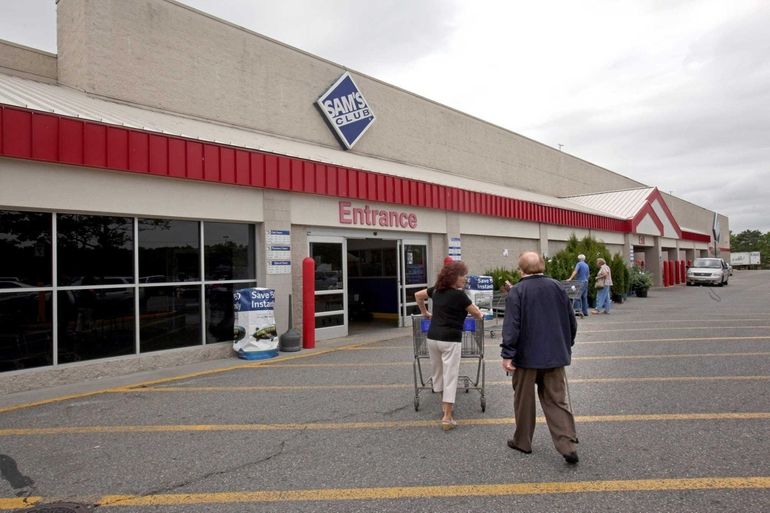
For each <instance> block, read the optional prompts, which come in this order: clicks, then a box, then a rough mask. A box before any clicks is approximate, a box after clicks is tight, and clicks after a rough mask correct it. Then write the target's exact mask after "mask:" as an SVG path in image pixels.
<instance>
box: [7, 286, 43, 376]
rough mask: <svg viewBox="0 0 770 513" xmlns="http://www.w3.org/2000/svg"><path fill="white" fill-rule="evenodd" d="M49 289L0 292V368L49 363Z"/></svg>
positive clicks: (8, 368) (18, 367)
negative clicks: (44, 290) (47, 290)
mask: <svg viewBox="0 0 770 513" xmlns="http://www.w3.org/2000/svg"><path fill="white" fill-rule="evenodd" d="M51 319H52V312H51V293H50V292H18V293H7V294H0V371H9V370H16V369H28V368H31V367H40V366H42V365H51V364H53V327H52V323H51Z"/></svg>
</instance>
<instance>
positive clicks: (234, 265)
mask: <svg viewBox="0 0 770 513" xmlns="http://www.w3.org/2000/svg"><path fill="white" fill-rule="evenodd" d="M203 238H204V240H205V243H206V254H205V259H206V280H242V279H255V278H256V267H255V263H254V256H255V255H256V245H255V242H254V225H251V224H240V223H212V222H205V223H204V224H203Z"/></svg>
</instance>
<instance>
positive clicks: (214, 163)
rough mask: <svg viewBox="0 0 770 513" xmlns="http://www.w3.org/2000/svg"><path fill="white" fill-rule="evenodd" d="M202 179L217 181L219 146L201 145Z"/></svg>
mask: <svg viewBox="0 0 770 513" xmlns="http://www.w3.org/2000/svg"><path fill="white" fill-rule="evenodd" d="M203 179H204V180H207V181H209V182H218V181H219V148H218V147H216V146H214V145H211V144H204V145H203Z"/></svg>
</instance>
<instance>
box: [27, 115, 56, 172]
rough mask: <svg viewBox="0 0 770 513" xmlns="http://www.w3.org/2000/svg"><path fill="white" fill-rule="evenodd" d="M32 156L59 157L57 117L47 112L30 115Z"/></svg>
mask: <svg viewBox="0 0 770 513" xmlns="http://www.w3.org/2000/svg"><path fill="white" fill-rule="evenodd" d="M32 158H34V159H38V160H51V161H56V160H58V159H59V118H57V117H56V116H50V115H48V114H34V115H33V116H32Z"/></svg>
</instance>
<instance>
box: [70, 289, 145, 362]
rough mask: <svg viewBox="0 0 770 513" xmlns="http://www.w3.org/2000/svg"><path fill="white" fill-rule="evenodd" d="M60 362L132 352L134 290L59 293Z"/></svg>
mask: <svg viewBox="0 0 770 513" xmlns="http://www.w3.org/2000/svg"><path fill="white" fill-rule="evenodd" d="M58 324H59V327H58V333H59V363H67V362H77V361H80V360H93V359H95V358H105V357H109V356H120V355H126V354H133V353H134V352H135V342H134V333H135V328H134V289H132V288H119V289H117V288H116V289H86V290H72V291H69V290H67V291H60V292H59V318H58Z"/></svg>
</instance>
